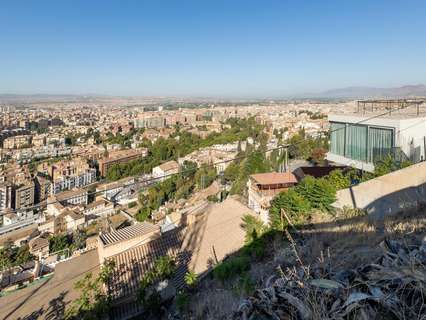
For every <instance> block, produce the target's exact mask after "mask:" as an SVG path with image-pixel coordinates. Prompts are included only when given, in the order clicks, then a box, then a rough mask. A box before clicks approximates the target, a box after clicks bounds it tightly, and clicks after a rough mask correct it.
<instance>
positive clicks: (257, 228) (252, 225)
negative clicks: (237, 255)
mask: <svg viewBox="0 0 426 320" xmlns="http://www.w3.org/2000/svg"><path fill="white" fill-rule="evenodd" d="M242 220H243V223H242V224H241V227H242V228H243V229H244V231H245V232H246V236H245V243H246V244H249V243H251V242H252V241H253V240H256V239H258V238H259V237H260V236H262V234H263V233H264V232H265V231H266V230H267V227H266V226H265V224H264V223H263V222H262V221H261V220H260V219H259V218H258V217H256V216H253V215H251V214H246V215H244V216H243V218H242Z"/></svg>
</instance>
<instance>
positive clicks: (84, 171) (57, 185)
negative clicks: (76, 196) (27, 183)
mask: <svg viewBox="0 0 426 320" xmlns="http://www.w3.org/2000/svg"><path fill="white" fill-rule="evenodd" d="M38 172H40V173H42V174H45V175H48V176H49V178H50V179H51V181H52V190H51V192H52V194H57V193H59V192H61V191H64V190H71V189H73V188H82V187H84V186H87V185H88V184H91V183H94V182H95V181H96V169H95V168H90V166H89V164H88V163H87V161H86V160H85V159H83V158H75V159H73V160H63V161H59V162H57V163H54V164H51V165H49V164H45V163H43V164H41V165H39V167H38Z"/></svg>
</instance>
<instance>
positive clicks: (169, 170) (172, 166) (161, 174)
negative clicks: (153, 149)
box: [152, 160, 179, 181]
mask: <svg viewBox="0 0 426 320" xmlns="http://www.w3.org/2000/svg"><path fill="white" fill-rule="evenodd" d="M178 172H179V164H178V163H177V162H176V161H174V160H171V161H168V162H165V163H163V164H160V165H159V166H157V167H154V168H153V169H152V176H153V178H155V179H157V181H164V180H165V179H166V178H167V176H169V175H172V174H175V173H178Z"/></svg>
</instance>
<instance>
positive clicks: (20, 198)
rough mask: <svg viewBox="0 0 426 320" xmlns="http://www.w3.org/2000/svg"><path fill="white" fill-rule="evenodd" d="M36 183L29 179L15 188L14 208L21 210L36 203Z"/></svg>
mask: <svg viewBox="0 0 426 320" xmlns="http://www.w3.org/2000/svg"><path fill="white" fill-rule="evenodd" d="M34 195H35V185H34V182H33V181H27V182H26V183H25V184H22V185H20V186H17V187H16V188H15V205H14V209H16V210H20V209H25V208H28V207H31V206H32V205H34Z"/></svg>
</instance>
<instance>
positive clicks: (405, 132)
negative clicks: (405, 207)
mask: <svg viewBox="0 0 426 320" xmlns="http://www.w3.org/2000/svg"><path fill="white" fill-rule="evenodd" d="M358 104H359V106H362V107H360V108H358V111H357V112H354V113H335V114H330V115H329V117H328V120H329V122H330V130H331V131H330V132H331V134H330V151H329V152H328V153H327V160H329V161H332V162H335V163H338V164H342V165H346V166H351V167H354V168H357V169H361V170H365V171H374V164H375V163H376V162H377V161H379V160H381V159H383V158H384V157H386V156H387V155H391V156H392V157H395V158H396V159H398V160H400V159H404V158H406V159H409V160H411V161H412V162H418V161H421V160H424V159H426V158H425V146H426V111H425V110H424V106H422V105H419V104H418V103H417V102H416V100H413V101H410V100H396V101H395V100H373V101H359V102H358ZM366 104H368V110H366V107H365V106H366ZM382 105H384V106H385V107H382ZM395 106H398V107H397V108H396V107H395ZM401 106H402V107H401ZM404 106H405V107H404ZM422 107H423V108H422ZM392 110H393V111H392ZM384 112H388V113H387V114H383V113H384Z"/></svg>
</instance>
